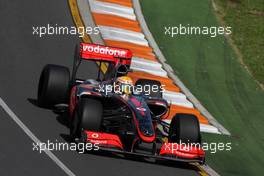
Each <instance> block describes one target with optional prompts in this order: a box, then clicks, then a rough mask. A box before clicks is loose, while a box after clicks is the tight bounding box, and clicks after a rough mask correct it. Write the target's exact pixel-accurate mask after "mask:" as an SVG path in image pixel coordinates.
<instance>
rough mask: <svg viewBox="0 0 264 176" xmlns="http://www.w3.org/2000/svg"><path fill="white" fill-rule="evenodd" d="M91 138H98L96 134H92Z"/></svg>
mask: <svg viewBox="0 0 264 176" xmlns="http://www.w3.org/2000/svg"><path fill="white" fill-rule="evenodd" d="M91 137H92V138H98V137H99V134H97V133H93V134H92V135H91Z"/></svg>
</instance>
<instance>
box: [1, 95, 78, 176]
mask: <svg viewBox="0 0 264 176" xmlns="http://www.w3.org/2000/svg"><path fill="white" fill-rule="evenodd" d="M0 105H1V106H2V108H3V109H4V110H5V112H6V113H7V114H8V115H9V116H10V117H11V119H13V120H14V121H15V122H16V124H17V125H18V126H19V127H20V128H21V129H22V130H23V131H24V132H25V133H26V134H27V135H28V137H30V138H31V139H32V140H33V141H34V142H35V143H36V144H39V143H41V141H40V140H39V139H38V138H37V137H36V136H35V135H34V134H33V133H32V132H31V131H30V130H29V128H28V127H27V126H26V125H25V124H24V123H23V122H22V121H21V120H20V119H19V118H18V117H17V116H16V114H15V113H14V112H13V111H12V110H11V109H10V108H9V107H8V105H7V104H6V103H5V102H4V101H3V99H2V98H1V97H0ZM44 152H45V153H46V154H47V155H48V156H49V157H50V159H52V160H53V161H54V162H55V163H56V164H57V165H58V166H59V167H60V168H61V169H62V170H63V171H64V172H65V173H66V174H67V175H69V176H75V174H74V173H73V172H72V171H71V170H70V169H69V168H68V167H67V166H65V165H64V164H63V163H62V162H61V161H60V160H59V158H57V157H56V156H55V155H54V154H53V153H52V152H51V151H49V150H44Z"/></svg>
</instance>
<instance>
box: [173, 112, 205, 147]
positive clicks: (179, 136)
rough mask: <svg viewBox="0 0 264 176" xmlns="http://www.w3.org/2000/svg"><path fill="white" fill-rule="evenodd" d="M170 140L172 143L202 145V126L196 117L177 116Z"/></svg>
mask: <svg viewBox="0 0 264 176" xmlns="http://www.w3.org/2000/svg"><path fill="white" fill-rule="evenodd" d="M168 140H169V142H171V143H180V142H181V143H185V144H190V143H201V134H200V125H199V121H198V119H197V117H196V116H194V115H191V114H177V115H176V116H174V117H173V119H172V120H171V124H170V129H169V136H168Z"/></svg>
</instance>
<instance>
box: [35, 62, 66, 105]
mask: <svg viewBox="0 0 264 176" xmlns="http://www.w3.org/2000/svg"><path fill="white" fill-rule="evenodd" d="M69 81H70V72H69V69H68V68H67V67H63V66H59V65H50V64H49V65H46V66H45V67H44V68H43V70H42V73H41V75H40V79H39V85H38V104H39V106H42V107H53V106H54V105H56V104H63V103H67V97H68V90H69Z"/></svg>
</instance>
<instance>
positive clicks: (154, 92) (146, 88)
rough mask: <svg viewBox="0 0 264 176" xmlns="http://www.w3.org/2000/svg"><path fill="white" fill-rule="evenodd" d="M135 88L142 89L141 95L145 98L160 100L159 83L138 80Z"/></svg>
mask: <svg viewBox="0 0 264 176" xmlns="http://www.w3.org/2000/svg"><path fill="white" fill-rule="evenodd" d="M135 86H141V87H142V89H143V92H142V93H143V94H144V95H146V96H149V97H155V98H162V90H161V83H160V82H159V81H156V80H150V79H138V80H137V81H136V84H135ZM138 88H139V87H138Z"/></svg>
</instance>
